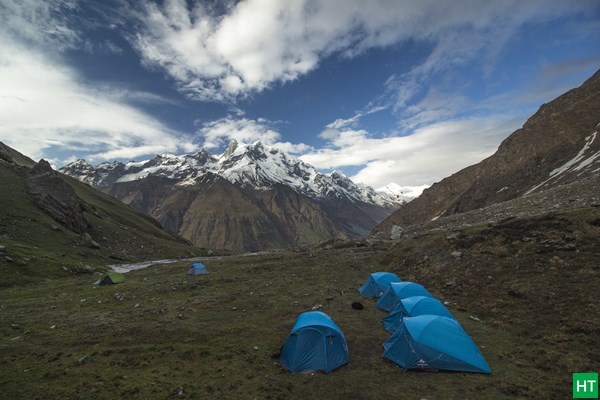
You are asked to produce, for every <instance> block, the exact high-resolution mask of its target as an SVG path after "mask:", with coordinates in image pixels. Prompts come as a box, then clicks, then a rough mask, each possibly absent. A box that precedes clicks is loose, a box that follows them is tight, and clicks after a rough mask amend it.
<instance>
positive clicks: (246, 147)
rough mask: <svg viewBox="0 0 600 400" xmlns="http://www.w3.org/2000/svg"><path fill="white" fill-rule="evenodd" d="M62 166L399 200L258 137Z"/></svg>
mask: <svg viewBox="0 0 600 400" xmlns="http://www.w3.org/2000/svg"><path fill="white" fill-rule="evenodd" d="M61 172H64V173H65V174H67V175H71V176H74V177H76V178H78V179H79V180H82V181H84V182H86V183H88V184H90V185H92V186H96V187H108V186H110V185H112V184H114V183H116V182H129V181H136V180H141V179H145V178H147V177H151V176H159V177H163V178H167V179H171V180H173V181H175V184H176V185H178V186H189V185H195V184H196V182H197V178H199V177H201V176H204V175H205V174H207V173H213V174H216V175H219V176H220V177H222V178H224V179H226V180H227V181H229V182H231V183H232V184H234V185H238V186H241V187H245V188H251V189H258V190H266V189H269V188H272V187H274V186H276V185H283V186H287V187H289V188H291V189H292V190H294V191H295V192H297V193H300V194H303V195H306V196H309V197H311V198H314V199H323V198H331V199H348V200H350V201H352V202H360V203H367V204H372V205H377V206H382V207H387V208H395V207H396V206H398V205H399V204H401V201H398V200H397V199H396V197H395V196H389V195H388V194H387V193H377V192H375V190H373V189H372V188H371V187H368V186H365V185H357V184H355V183H354V182H352V180H351V179H350V178H348V177H347V176H346V175H344V174H343V173H342V172H341V171H338V170H336V171H333V172H331V173H330V174H328V175H324V174H321V173H319V172H318V171H317V170H316V169H315V168H314V167H313V166H311V165H309V164H306V163H305V162H303V161H302V160H299V159H297V158H294V157H292V156H290V155H288V154H287V153H285V152H283V151H280V150H278V149H276V148H275V147H272V146H268V145H263V144H262V143H261V142H259V141H257V142H254V143H252V144H244V143H238V141H237V140H231V142H229V145H228V146H227V149H226V150H225V152H224V153H223V154H222V155H220V156H214V155H213V154H211V153H209V152H208V151H206V150H205V149H201V150H199V151H198V152H197V153H196V154H193V155H182V156H175V155H172V154H162V155H157V156H156V157H154V158H153V159H151V160H148V161H145V162H138V163H129V164H127V165H125V164H122V163H118V162H112V163H111V162H105V163H102V164H99V165H97V166H96V167H95V168H94V167H92V166H91V165H89V164H87V163H85V164H82V163H81V162H79V161H76V162H74V163H71V164H69V165H66V166H65V167H63V168H61Z"/></svg>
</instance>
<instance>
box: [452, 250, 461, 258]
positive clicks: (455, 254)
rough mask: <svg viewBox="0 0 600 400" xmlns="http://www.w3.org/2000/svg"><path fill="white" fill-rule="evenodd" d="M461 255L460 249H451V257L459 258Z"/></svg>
mask: <svg viewBox="0 0 600 400" xmlns="http://www.w3.org/2000/svg"><path fill="white" fill-rule="evenodd" d="M462 255H463V253H462V251H453V252H452V257H456V258H460V257H462Z"/></svg>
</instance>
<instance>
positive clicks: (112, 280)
mask: <svg viewBox="0 0 600 400" xmlns="http://www.w3.org/2000/svg"><path fill="white" fill-rule="evenodd" d="M123 282H125V276H124V275H123V274H120V273H118V272H109V273H108V274H106V275H104V276H103V277H102V278H100V279H99V280H98V281H96V282H95V283H94V285H100V286H105V285H115V284H117V283H123Z"/></svg>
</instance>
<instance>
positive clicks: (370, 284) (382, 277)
mask: <svg viewBox="0 0 600 400" xmlns="http://www.w3.org/2000/svg"><path fill="white" fill-rule="evenodd" d="M392 282H402V279H400V278H398V277H397V276H396V274H392V273H391V272H375V273H373V274H371V275H369V277H368V278H367V280H366V281H365V283H363V284H362V286H361V287H360V288H358V292H359V293H360V294H361V295H362V296H365V297H379V296H381V295H382V293H383V292H385V291H386V289H387V288H388V287H389V286H390V283H392Z"/></svg>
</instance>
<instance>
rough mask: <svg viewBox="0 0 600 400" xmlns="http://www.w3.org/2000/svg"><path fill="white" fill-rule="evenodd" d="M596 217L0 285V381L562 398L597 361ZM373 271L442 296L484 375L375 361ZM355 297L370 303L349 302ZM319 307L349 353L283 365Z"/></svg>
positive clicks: (8, 386) (1, 385)
mask: <svg viewBox="0 0 600 400" xmlns="http://www.w3.org/2000/svg"><path fill="white" fill-rule="evenodd" d="M599 221H600V211H599V210H598V209H597V208H586V209H581V210H577V211H574V212H570V213H566V214H563V215H547V216H544V217H538V218H534V219H525V220H517V219H513V220H507V221H504V222H502V223H500V224H497V225H490V226H487V225H486V226H480V227H469V228H465V229H463V230H461V231H460V232H459V233H457V234H453V235H452V236H449V235H450V234H451V232H444V231H438V232H434V233H430V234H428V235H424V236H421V237H418V238H414V239H403V240H401V241H399V242H397V243H395V244H393V246H392V244H391V243H385V242H381V243H376V244H375V245H374V246H371V247H369V246H368V245H366V246H364V245H365V244H366V242H364V243H360V242H334V243H331V244H330V245H328V246H324V247H320V248H319V249H316V248H314V249H311V250H310V251H305V252H281V253H273V254H262V255H254V256H245V257H244V256H235V257H229V258H213V259H211V260H207V261H206V264H207V266H208V269H209V270H210V274H209V275H205V276H196V277H188V276H186V275H185V271H186V268H187V265H186V264H184V263H180V264H170V265H165V266H155V267H151V268H148V269H145V270H138V271H134V272H130V273H128V274H127V275H126V277H127V281H126V282H125V283H123V284H121V285H116V286H111V287H101V288H95V287H93V286H92V282H93V280H94V279H95V277H92V276H82V275H74V276H70V277H68V278H67V279H64V280H52V281H48V282H44V283H43V284H36V285H29V286H27V287H19V288H0V372H1V373H0V392H2V393H3V395H4V396H5V397H6V398H11V399H55V398H65V399H71V398H94V399H114V398H131V399H164V398H170V397H176V398H191V399H192V398H195V399H233V398H235V399H386V398H390V399H391V398H394V399H396V398H407V399H423V398H426V399H531V398H540V399H550V398H570V397H571V381H570V380H571V373H572V372H581V371H597V370H598V366H599V364H598V351H599V350H600V342H599V340H600V339H599V338H600V320H599V319H598V314H597V313H594V312H591V311H593V310H597V309H598V306H599V305H600V300H598V297H597V296H596V295H595V294H596V290H597V282H599V281H600V280H599V279H598V278H599V276H598V275H599V274H600V269H599V268H598V260H599V259H600V253H599V252H600V250H599V249H600V246H598V244H599V243H598V240H599V239H598V238H599V237H600V222H599ZM388 246H391V247H389V248H388ZM453 252H461V254H460V256H459V255H458V253H454V255H452V253H453ZM379 270H390V271H392V272H396V273H397V274H399V276H400V277H402V278H403V279H406V280H409V279H412V280H414V281H416V282H419V283H422V284H423V285H425V287H427V288H428V289H429V290H430V292H431V293H432V294H434V295H435V296H436V297H438V298H440V299H442V300H444V301H448V302H450V306H449V308H450V310H451V311H452V313H453V314H454V315H455V316H456V317H457V318H458V319H459V321H460V322H461V324H462V325H463V326H464V328H465V329H466V331H467V332H468V333H469V334H470V335H471V337H472V338H473V339H474V341H475V342H476V343H477V345H478V346H479V347H480V349H481V350H482V352H483V354H484V355H485V357H486V359H487V361H488V363H489V364H490V366H491V368H492V370H493V374H492V375H490V376H486V375H479V374H466V373H446V372H439V373H432V372H412V371H408V372H407V371H404V370H402V369H401V368H399V367H397V366H395V365H394V364H392V363H390V362H388V361H385V360H383V359H382V358H381V355H382V350H383V349H382V347H381V345H382V343H383V341H384V340H385V339H386V338H387V337H388V334H387V333H386V332H385V331H384V330H383V327H382V325H381V323H380V322H379V319H380V318H382V317H384V316H385V315H386V313H384V312H381V311H379V310H377V309H376V308H375V304H374V301H373V300H370V299H365V298H361V297H360V296H359V295H358V293H357V288H358V287H359V285H360V284H361V283H362V281H363V280H364V279H365V278H366V277H367V275H368V274H369V273H370V272H375V271H379ZM353 301H360V302H362V303H363V304H364V306H365V309H364V310H360V311H359V310H354V309H352V308H351V303H352V302H353ZM316 304H321V305H322V310H323V311H325V312H327V313H328V314H329V315H331V316H332V317H333V318H334V320H335V321H336V322H337V324H338V325H339V326H340V327H341V328H342V330H343V331H344V333H345V335H346V339H347V342H348V346H349V350H350V363H349V364H348V365H346V366H343V367H341V368H340V369H338V370H336V371H334V372H333V373H331V374H300V375H292V374H290V373H288V372H287V371H285V370H284V369H283V368H282V367H281V366H280V365H279V363H278V361H277V358H276V355H277V353H278V351H279V349H280V346H281V345H282V344H283V342H284V341H285V339H286V337H287V334H288V333H289V330H290V329H291V327H292V325H293V323H294V320H295V318H296V316H297V315H298V314H299V313H300V312H303V311H307V310H310V309H311V307H313V306H314V305H316ZM585 310H587V311H590V312H582V311H585ZM471 317H475V318H478V319H479V321H477V320H475V319H472V318H471ZM13 324H14V325H13Z"/></svg>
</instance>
